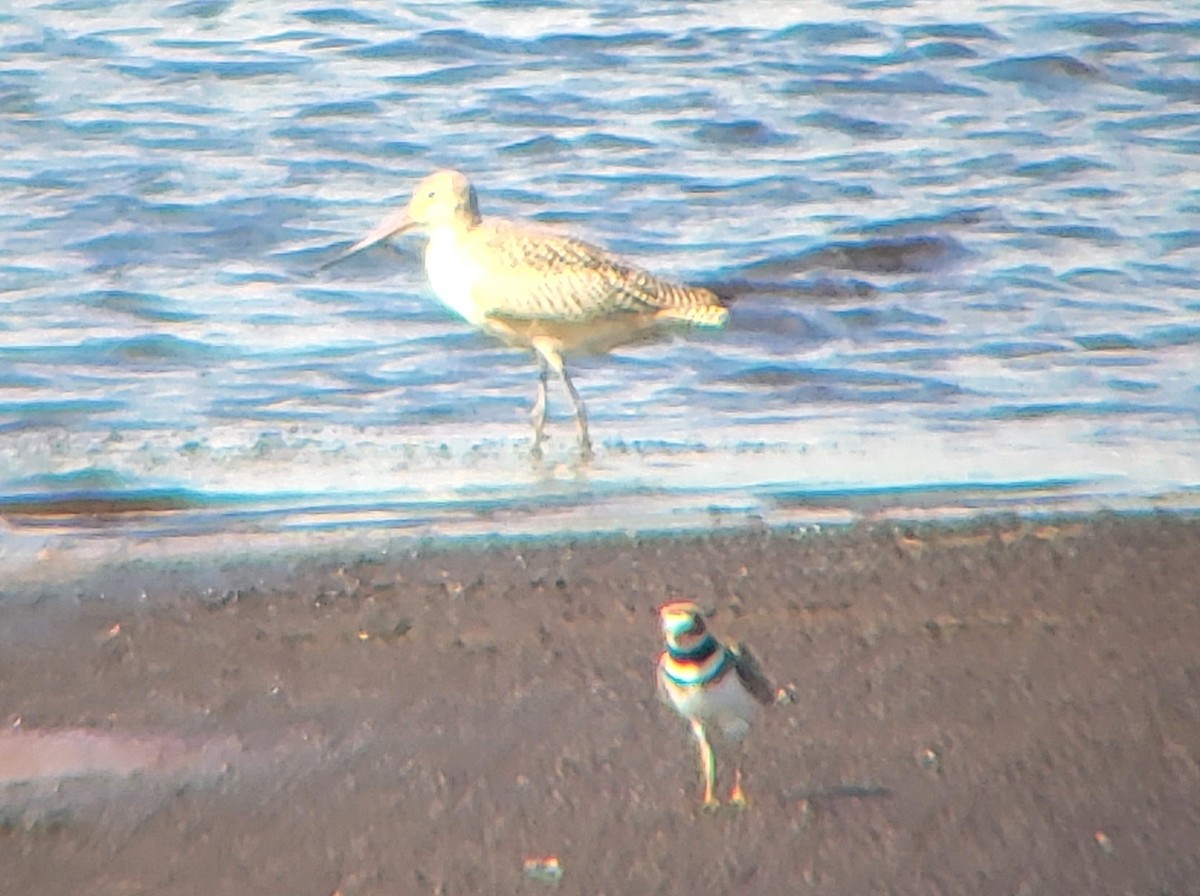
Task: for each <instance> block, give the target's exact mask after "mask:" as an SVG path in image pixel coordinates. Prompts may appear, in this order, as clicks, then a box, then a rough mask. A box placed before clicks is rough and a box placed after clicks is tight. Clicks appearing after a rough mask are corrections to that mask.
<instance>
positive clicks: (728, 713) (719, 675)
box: [658, 600, 776, 809]
mask: <svg viewBox="0 0 1200 896" xmlns="http://www.w3.org/2000/svg"><path fill="white" fill-rule="evenodd" d="M658 618H659V624H660V625H661V626H662V634H663V640H664V641H665V642H666V649H665V650H664V651H663V652H662V653H661V654H660V655H659V657H658V689H659V693H660V695H661V696H662V698H663V700H664V701H665V702H667V703H668V704H670V705H671V706H672V707H673V708H674V709H675V711H676V712H678V713H679V714H680V715H681V716H683V717H684V718H685V719H687V720H688V722H689V723H690V724H691V726H692V734H693V735H694V736H695V738H696V743H697V744H698V745H699V747H700V770H701V772H702V773H703V775H704V800H703V805H704V808H705V809H715V808H716V807H717V806H719V805H720V801H719V800H718V799H717V797H716V793H715V790H716V778H717V760H716V756H715V755H714V754H713V748H712V744H710V743H709V741H708V731H707V726H708V725H709V724H714V725H716V726H717V727H718V728H719V729H720V731H721V733H722V734H723V735H724V736H725V738H726V739H727V740H729V741H732V742H734V743H740V742H741V740H742V738H743V737H745V736H746V732H747V731H749V730H750V723H751V722H753V721H754V717H755V716H756V715H757V712H758V706H757V704H758V703H762V704H764V705H769V704H771V703H774V702H775V700H776V696H775V691H774V689H773V688H772V686H771V683H770V682H769V681H767V678H766V676H765V675H763V672H762V669H761V668H759V665H758V662H757V661H756V660H755V659H754V657H753V655H751V653H750V651H749V650H747V649H746V648H745V647H738V645H736V644H728V645H726V644H722V643H721V642H720V641H718V640H717V639H716V638H715V637H713V635H712V634H711V633H710V632H709V631H708V629H707V627H706V626H705V625H704V618H703V616H702V615H701V613H700V609H699V607H697V606H696V605H695V604H694V603H692V602H691V601H686V600H676V601H671V602H669V603H665V604H663V605H662V606H661V607H659V608H658ZM729 801H730V802H731V803H733V804H734V805H735V806H739V807H744V806H745V805H746V795H745V793H743V792H742V768H741V765H740V764H738V765H735V766H734V772H733V788H732V790H731V791H730V794H729Z"/></svg>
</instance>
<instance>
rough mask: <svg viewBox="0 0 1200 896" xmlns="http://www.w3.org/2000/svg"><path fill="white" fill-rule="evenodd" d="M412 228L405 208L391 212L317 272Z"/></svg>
mask: <svg viewBox="0 0 1200 896" xmlns="http://www.w3.org/2000/svg"><path fill="white" fill-rule="evenodd" d="M412 226H413V221H412V218H410V217H409V215H408V209H407V208H402V209H400V210H399V211H397V212H392V213H391V214H390V215H388V216H387V217H386V218H384V219H383V220H382V221H380V222H379V225H378V226H376V227H375V228H374V229H373V230H372V231H371V232H370V233H368V234H367V235H366V236H364V237H363V238H362V239H361V240H359V241H358V242H357V243H355V244H354V245H352V246H351V247H350V248H349V249H345V250H343V251H342V252H340V253H339V254H337V255H335V256H334V257H333V258H331V259H330V260H329V261H327V262H325V263H324V264H322V265H321V266H320V267H319V268H317V270H318V271H323V270H325V268H328V267H332V266H333V265H335V264H337V263H338V262H341V261H345V260H346V259H347V258H349V257H350V256H351V255H354V254H355V253H358V252H361V251H362V250H363V249H368V248H370V247H371V246H374V245H375V244H376V243H381V242H383V241H384V240H386V239H387V238H388V237H390V236H395V235H396V234H398V233H403V232H404V231H405V230H408V229H409V228H410V227H412Z"/></svg>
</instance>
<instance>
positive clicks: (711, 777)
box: [692, 719, 721, 809]
mask: <svg viewBox="0 0 1200 896" xmlns="http://www.w3.org/2000/svg"><path fill="white" fill-rule="evenodd" d="M692 734H694V735H695V736H696V743H697V744H699V745H700V771H701V772H702V773H703V774H704V804H703V805H704V808H705V809H715V808H717V806H719V805H721V801H720V800H719V799H717V795H716V793H715V791H716V787H717V757H716V755H715V754H714V753H713V748H712V744H710V743H709V742H708V735H707V733H706V732H705V730H704V723H703V722H701V721H700V720H699V719H692Z"/></svg>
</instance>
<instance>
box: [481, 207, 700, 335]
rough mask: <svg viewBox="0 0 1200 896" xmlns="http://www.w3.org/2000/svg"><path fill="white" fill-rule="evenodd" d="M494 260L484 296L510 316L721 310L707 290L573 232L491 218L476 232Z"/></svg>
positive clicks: (566, 317) (495, 308) (497, 311)
mask: <svg viewBox="0 0 1200 896" xmlns="http://www.w3.org/2000/svg"><path fill="white" fill-rule="evenodd" d="M480 238H482V239H484V240H485V242H486V245H487V248H488V255H489V257H490V258H491V259H492V265H491V272H490V273H491V276H490V277H489V279H488V284H489V285H488V286H485V287H483V288H487V289H491V290H494V292H495V296H494V297H492V301H489V302H487V304H488V305H489V306H491V307H492V309H493V313H495V314H496V315H497V316H502V317H510V318H513V319H520V318H525V319H539V318H552V319H556V320H563V321H571V320H587V319H589V318H595V317H603V316H606V315H610V314H619V313H622V312H629V313H635V314H640V313H646V312H649V311H662V310H664V309H707V308H710V307H714V306H715V307H716V308H717V309H719V310H722V311H723V310H724V309H723V308H722V306H721V304H720V300H719V299H718V298H717V297H716V296H715V295H713V294H712V293H710V292H709V291H708V290H705V289H694V288H692V287H687V286H680V285H677V284H674V283H670V282H668V281H666V280H660V279H658V278H657V277H655V276H654V275H652V274H650V273H648V272H646V271H643V270H641V269H640V268H637V267H634V266H632V265H628V264H625V263H624V262H622V261H621V260H620V259H618V258H616V257H615V256H613V255H610V254H609V253H608V252H606V251H604V250H603V249H600V248H599V247H597V246H593V245H591V244H589V243H585V242H583V241H582V240H578V239H575V238H574V237H570V236H565V235H562V234H557V233H553V232H549V231H542V230H536V231H527V230H522V229H517V228H513V227H510V226H507V225H506V224H501V223H500V222H495V223H493V224H492V226H491V227H489V228H488V229H487V230H486V231H483V232H481V233H480Z"/></svg>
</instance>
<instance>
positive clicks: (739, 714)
mask: <svg viewBox="0 0 1200 896" xmlns="http://www.w3.org/2000/svg"><path fill="white" fill-rule="evenodd" d="M668 690H669V694H670V699H671V703H672V704H673V705H674V706H675V709H676V710H678V711H679V714H680V715H682V716H684V717H686V718H689V719H700V720H701V721H703V722H706V723H711V724H714V725H716V726H717V727H718V728H719V729H720V730H721V732H722V733H723V734H724V735H725V736H726V737H727V738H729V739H730V740H734V741H738V740H741V739H742V738H743V737H745V735H746V732H747V731H748V730H749V729H750V723H751V722H753V721H754V717H755V715H757V713H758V704H757V703H755V702H754V698H753V697H751V696H750V694H749V693H747V691H746V689H745V688H744V687H742V683H741V681H739V680H738V676H737V672H735V671H733V670H732V669H731V670H730V671H728V672H727V673H725V677H724V678H722V679H721V680H720V681H719V682H717V683H716V684H710V685H709V686H708V687H706V688H699V687H691V688H679V687H671V688H669V689H668Z"/></svg>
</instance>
